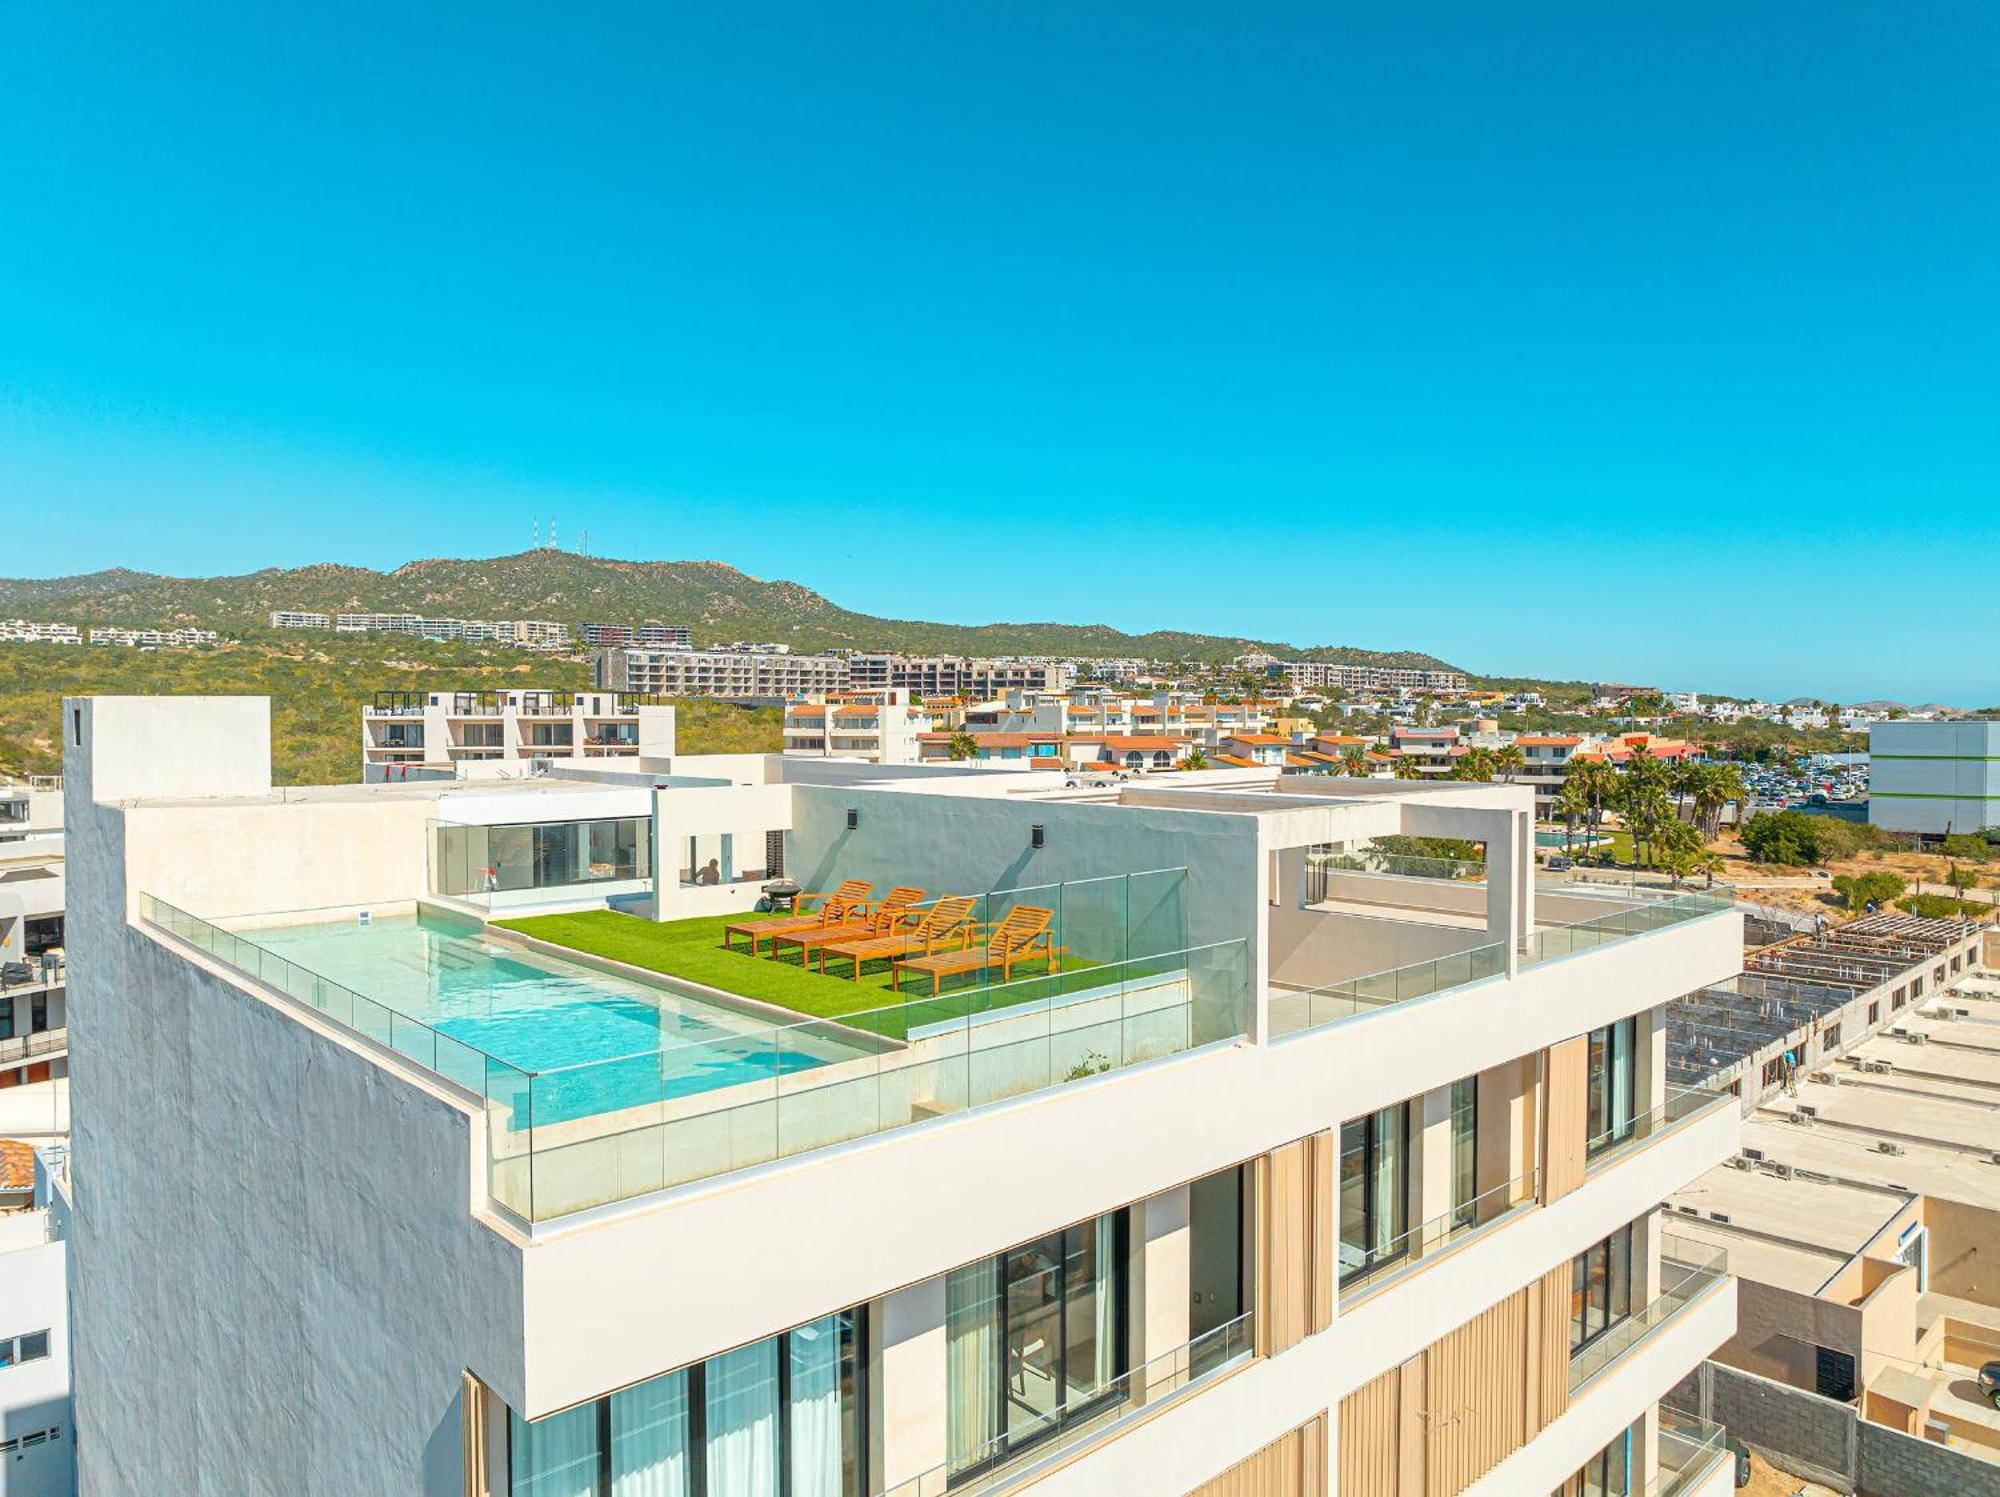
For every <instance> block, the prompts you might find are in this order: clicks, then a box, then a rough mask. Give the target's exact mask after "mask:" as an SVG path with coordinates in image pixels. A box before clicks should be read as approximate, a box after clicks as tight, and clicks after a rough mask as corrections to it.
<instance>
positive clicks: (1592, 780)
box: [1563, 757, 1618, 846]
mask: <svg viewBox="0 0 2000 1497" xmlns="http://www.w3.org/2000/svg"><path fill="white" fill-rule="evenodd" d="M1572 785H1574V786H1576V787H1577V790H1576V793H1577V795H1578V797H1579V798H1580V799H1581V800H1582V802H1583V805H1584V824H1585V827H1586V829H1587V830H1588V831H1589V833H1590V838H1591V845H1592V846H1595V845H1596V839H1597V833H1598V830H1599V828H1600V827H1602V826H1603V824H1604V808H1605V807H1606V806H1607V805H1609V804H1610V803H1611V798H1612V796H1613V795H1615V794H1616V793H1617V790H1618V771H1616V770H1615V769H1613V768H1612V767H1611V766H1610V765H1609V764H1607V763H1605V762H1604V760H1602V759H1578V758H1575V757H1572V758H1571V759H1570V761H1569V767H1568V768H1567V769H1566V770H1565V771H1564V773H1563V789H1564V790H1565V791H1567V790H1568V789H1569V788H1570V786H1572Z"/></svg>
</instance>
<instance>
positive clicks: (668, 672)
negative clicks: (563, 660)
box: [597, 645, 874, 701]
mask: <svg viewBox="0 0 2000 1497" xmlns="http://www.w3.org/2000/svg"><path fill="white" fill-rule="evenodd" d="M597 684H598V685H599V686H600V687H603V688H605V689H606V690H610V691H627V692H639V693H643V694H645V695H648V696H662V697H724V698H728V699H730V700H732V701H798V700H800V699H802V698H807V697H823V696H825V695H826V694H827V693H828V692H834V691H846V690H847V689H848V686H849V681H848V670H847V662H846V661H845V660H843V659H841V658H840V657H838V656H835V655H794V654H793V653H792V652H791V651H790V650H788V649H786V648H784V647H783V646H782V645H771V646H766V647H763V648H759V649H748V648H730V649H717V650H682V649H638V648H633V649H619V650H600V651H599V652H598V655H597ZM867 689H874V687H873V685H872V683H871V684H870V686H869V687H868V688H867Z"/></svg>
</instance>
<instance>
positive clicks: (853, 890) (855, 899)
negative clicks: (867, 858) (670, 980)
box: [722, 878, 875, 956]
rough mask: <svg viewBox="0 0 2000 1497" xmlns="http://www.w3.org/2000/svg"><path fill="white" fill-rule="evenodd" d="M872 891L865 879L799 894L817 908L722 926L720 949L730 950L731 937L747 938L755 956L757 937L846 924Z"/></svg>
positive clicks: (851, 880)
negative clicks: (823, 891)
mask: <svg viewBox="0 0 2000 1497" xmlns="http://www.w3.org/2000/svg"><path fill="white" fill-rule="evenodd" d="M874 890H875V886H874V885H873V884H871V883H869V882H868V880H867V879H865V878H850V879H846V880H843V881H842V883H841V885H840V887H839V888H838V889H835V890H834V891H833V892H832V893H831V894H801V895H800V896H799V903H800V904H803V903H805V902H806V901H807V900H808V899H818V900H821V901H822V903H821V905H820V907H819V908H818V909H817V910H815V911H813V913H811V914H810V915H788V916H786V917H785V918H784V919H783V920H739V921H737V922H736V923H735V924H734V925H725V926H723V927H722V949H723V950H724V951H728V950H729V949H730V945H729V938H730V937H731V936H747V937H749V939H750V954H751V955H752V956H755V955H756V954H757V939H758V937H760V936H780V935H784V934H785V933H786V932H787V931H794V930H817V929H819V928H820V927H821V926H823V925H827V924H829V923H831V924H838V925H845V924H846V923H847V922H848V921H849V920H851V919H853V918H854V911H855V909H856V908H857V907H859V906H861V904H862V901H864V900H865V899H867V898H868V896H869V895H870V894H872V893H873V892H874Z"/></svg>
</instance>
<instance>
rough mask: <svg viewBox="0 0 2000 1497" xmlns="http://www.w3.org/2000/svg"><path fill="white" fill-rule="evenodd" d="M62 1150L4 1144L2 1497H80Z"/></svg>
mask: <svg viewBox="0 0 2000 1497" xmlns="http://www.w3.org/2000/svg"><path fill="white" fill-rule="evenodd" d="M64 1158H65V1151H64V1150H63V1149H62V1147H61V1146H60V1145H49V1146H47V1147H44V1148H42V1149H39V1150H36V1149H32V1148H30V1147H29V1146H28V1145H26V1144H23V1143H16V1142H13V1141H10V1140H5V1139H0V1493H4V1494H5V1497H74V1493H75V1492H76V1423H75V1419H74V1416H73V1411H72V1408H71V1404H70V1320H69V1243H68V1241H67V1238H68V1235H69V1232H68V1228H69V1220H70V1212H69V1200H68V1187H67V1183H66V1181H65V1180H64V1177H63V1176H64V1169H65V1165H64Z"/></svg>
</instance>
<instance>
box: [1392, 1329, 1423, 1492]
mask: <svg viewBox="0 0 2000 1497" xmlns="http://www.w3.org/2000/svg"><path fill="white" fill-rule="evenodd" d="M1428 1360H1429V1359H1428V1358H1427V1357H1425V1356H1424V1355H1423V1354H1422V1353H1421V1352H1420V1353H1418V1354H1417V1355H1416V1356H1414V1357H1411V1358H1410V1360H1409V1361H1407V1362H1405V1363H1404V1364H1403V1365H1402V1367H1401V1369H1399V1370H1400V1372H1401V1375H1402V1381H1403V1393H1402V1402H1401V1406H1400V1407H1401V1412H1402V1414H1403V1420H1402V1430H1401V1432H1400V1433H1401V1436H1402V1438H1401V1440H1400V1441H1399V1443H1400V1445H1401V1447H1402V1448H1401V1449H1400V1450H1399V1451H1398V1452H1397V1481H1396V1491H1397V1493H1398V1497H1402V1494H1404V1493H1407V1494H1408V1497H1419V1494H1420V1493H1421V1492H1422V1491H1423V1489H1424V1421H1423V1417H1422V1415H1423V1411H1424V1409H1425V1408H1427V1407H1428V1406H1429V1405H1428V1403H1427V1402H1426V1399H1425V1387H1426V1383H1427V1381H1428V1371H1427V1367H1426V1363H1427V1362H1428Z"/></svg>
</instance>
